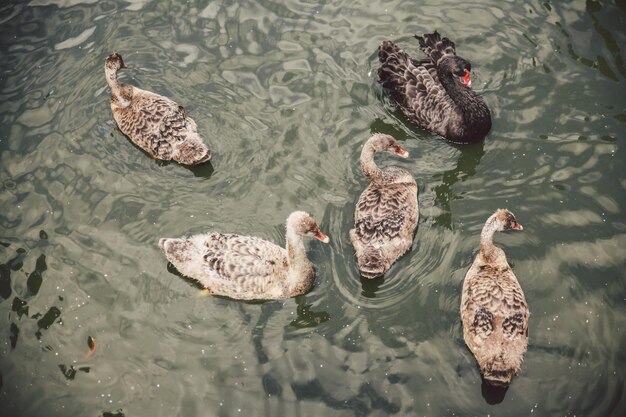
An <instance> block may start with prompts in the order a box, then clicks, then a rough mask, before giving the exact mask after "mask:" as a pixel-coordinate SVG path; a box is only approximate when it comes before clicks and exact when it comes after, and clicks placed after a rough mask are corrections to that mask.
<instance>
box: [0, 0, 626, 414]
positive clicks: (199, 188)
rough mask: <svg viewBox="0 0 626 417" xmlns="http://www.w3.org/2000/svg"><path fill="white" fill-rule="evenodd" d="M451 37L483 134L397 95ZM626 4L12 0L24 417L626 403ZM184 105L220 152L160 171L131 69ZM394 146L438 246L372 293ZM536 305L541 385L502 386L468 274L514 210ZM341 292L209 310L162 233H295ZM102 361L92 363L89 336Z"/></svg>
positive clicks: (5, 105) (10, 177) (1, 370)
mask: <svg viewBox="0 0 626 417" xmlns="http://www.w3.org/2000/svg"><path fill="white" fill-rule="evenodd" d="M435 29H437V30H439V31H440V32H441V33H442V34H443V35H445V36H448V37H450V38H451V39H452V40H453V41H455V42H456V44H457V52H458V53H459V55H461V56H463V57H465V58H467V59H468V60H470V61H471V62H472V66H473V83H472V87H473V88H475V90H477V91H478V92H479V93H480V94H481V95H482V96H483V97H484V98H485V101H486V102H487V104H488V105H489V107H490V108H491V111H492V115H493V122H494V124H493V128H492V130H491V132H490V134H489V136H488V137H487V138H486V139H485V141H484V142H483V143H480V144H477V145H470V146H457V145H453V144H450V143H448V142H446V141H444V140H442V139H441V138H439V137H437V136H435V135H433V134H431V133H429V132H427V131H424V130H422V129H420V128H417V127H415V126H413V125H411V124H410V123H409V122H408V121H407V119H405V118H404V117H403V116H402V115H401V113H399V112H398V111H397V110H395V109H394V107H393V105H392V104H391V103H390V101H389V99H388V97H387V96H386V95H385V94H384V93H383V92H382V91H381V90H380V88H379V86H378V85H377V82H376V69H377V68H378V62H377V55H376V49H377V46H378V44H379V43H380V42H381V41H382V40H384V39H392V40H394V41H395V42H397V43H398V44H400V46H402V47H404V48H405V49H406V50H407V51H408V52H409V53H411V54H413V55H414V56H421V55H420V52H419V51H418V48H417V42H416V41H415V39H413V38H412V35H413V34H414V33H416V32H419V33H423V32H427V31H432V30H435ZM624 48H626V3H625V2H624V1H623V0H616V1H608V0H607V1H592V0H588V1H530V2H525V1H495V0H476V1H470V2H459V1H441V0H440V1H434V0H428V1H423V2H416V1H389V2H382V1H365V0H345V1H334V2H332V1H321V2H316V1H304V0H301V1H295V0H288V1H284V2H281V1H268V0H261V1H258V2H257V1H248V0H243V1H209V2H207V1H199V2H196V1H189V2H177V1H150V0H129V1H119V2H113V1H96V0H84V1H80V0H33V1H21V2H11V1H3V2H2V4H0V414H1V415H2V416H52V417H54V416H100V415H103V416H109V417H110V416H118V417H119V416H127V417H130V416H386V415H398V416H405V415H406V416H488V415H489V416H530V415H533V416H623V415H626V391H625V390H626V388H625V377H626V274H625V272H624V271H625V267H626V217H625V216H624V207H625V205H626V191H625V190H626V176H625V175H624V166H625V165H624V164H625V161H626V145H624V140H625V139H626V98H625V97H626V64H625V63H624V56H625V54H624V53H623V52H622V49H624ZM112 52H119V53H120V54H122V55H123V57H124V60H125V62H126V64H127V65H128V70H125V71H123V72H121V73H120V77H121V80H122V81H123V82H127V83H131V84H133V85H136V86H138V87H141V88H144V89H147V90H151V91H155V92H157V93H160V94H164V95H166V96H168V97H170V98H172V99H174V100H176V101H178V102H179V103H180V104H182V105H184V106H185V107H186V108H187V110H188V112H189V115H190V116H191V117H193V118H194V119H195V121H196V122H197V124H198V128H199V131H200V132H201V134H202V135H203V136H204V137H205V139H206V140H207V142H208V143H209V144H210V147H211V149H212V151H213V155H214V156H213V159H212V161H211V163H210V164H207V165H205V166H201V167H196V168H186V167H183V166H180V165H178V164H175V163H162V162H156V161H154V160H153V159H151V158H150V157H149V156H148V155H146V154H145V153H143V152H142V151H141V150H139V149H138V148H136V147H135V146H134V145H132V143H131V142H130V141H129V140H128V139H127V138H125V137H124V136H123V135H122V133H121V132H120V131H119V130H118V129H117V126H116V125H115V122H114V121H113V117H112V114H111V111H110V108H109V104H108V96H109V92H108V88H107V85H106V82H105V79H104V71H103V65H104V59H105V58H106V56H107V55H108V54H110V53H112ZM375 132H383V133H389V134H392V135H394V136H395V137H396V138H398V139H399V140H401V141H402V145H403V146H404V147H405V148H406V149H407V150H408V151H409V152H410V155H411V156H410V158H409V159H407V160H402V159H399V158H394V157H392V156H388V155H385V156H381V157H379V158H378V159H377V160H378V161H379V162H380V163H381V164H382V165H389V164H393V165H397V166H401V167H402V168H404V169H407V170H409V171H410V172H411V173H412V174H413V175H414V176H415V178H416V180H417V183H418V187H419V193H420V194H419V204H420V220H419V225H418V230H417V233H416V235H415V241H414V244H413V247H412V249H411V251H410V252H409V253H407V254H406V255H405V256H403V257H402V258H401V259H400V260H399V261H398V262H397V263H396V264H395V265H394V266H393V267H392V269H391V270H390V271H389V273H388V274H387V275H386V277H385V278H384V279H381V280H375V281H363V280H361V279H360V278H359V275H358V272H357V269H356V262H355V259H354V253H353V249H352V247H351V244H350V240H349V237H348V231H349V230H350V228H351V227H352V223H353V211H354V205H355V203H356V200H357V198H358V196H359V194H360V193H361V191H362V190H363V189H364V187H365V186H366V184H367V182H366V180H365V178H364V177H363V175H362V173H361V171H360V168H359V164H358V157H359V154H360V150H361V146H362V144H363V143H364V141H365V140H366V139H367V138H368V137H369V136H370V135H371V134H372V133H375ZM501 207H506V208H508V209H510V210H511V211H512V212H513V213H515V215H516V216H517V219H518V220H519V221H520V222H521V223H522V224H523V225H524V231H523V232H519V233H501V234H498V235H497V236H496V238H495V240H496V243H497V244H498V245H499V246H501V247H503V248H504V250H505V251H506V253H507V255H508V258H509V261H510V262H511V264H512V266H513V270H514V271H515V274H516V275H517V277H518V279H519V281H520V283H521V286H522V288H523V289H524V291H525V294H526V298H527V300H528V304H529V308H530V311H531V319H530V331H529V337H530V339H529V347H528V351H527V352H526V355H525V360H524V363H523V367H522V372H521V374H520V375H519V376H518V377H516V378H515V379H514V380H513V383H512V384H511V386H510V388H509V389H508V390H507V391H504V392H501V391H498V392H496V391H494V390H490V389H487V388H486V387H484V386H483V385H482V383H481V378H480V374H479V371H478V368H477V366H476V363H475V360H474V358H473V356H472V354H471V353H470V351H469V350H468V349H467V348H466V347H465V344H464V342H463V336H462V330H461V325H460V317H459V304H460V296H461V286H462V281H463V277H464V276H465V273H466V271H467V269H468V267H469V265H470V264H471V262H472V259H473V256H474V253H475V251H476V249H477V248H478V237H479V233H480V230H481V228H482V226H483V224H484V222H485V220H486V219H487V217H488V216H489V215H490V214H491V213H493V211H494V210H495V209H497V208H501ZM296 209H299V210H305V211H308V212H309V213H311V215H312V216H313V217H314V218H316V219H317V220H318V221H319V223H320V226H321V228H322V230H324V232H326V233H327V234H328V235H329V236H330V238H331V243H330V244H329V245H323V244H321V243H320V242H317V241H307V242H306V245H307V250H308V255H309V258H310V259H311V260H312V262H313V263H314V264H315V265H316V267H317V278H316V282H315V286H314V288H313V289H312V290H311V291H310V292H309V293H308V294H306V295H303V296H300V297H296V298H294V299H289V300H283V301H269V302H263V303H261V302H240V301H233V300H229V299H225V298H217V297H206V296H202V295H201V294H200V291H199V289H198V288H197V287H196V286H194V285H192V284H190V282H189V281H186V280H184V279H182V278H181V277H180V275H179V274H177V272H176V271H175V270H174V269H173V268H172V267H171V266H168V263H167V261H166V260H165V257H164V256H163V254H162V253H161V252H160V250H159V248H158V246H157V240H158V239H159V238H160V237H166V236H167V237H178V236H182V235H186V234H191V233H200V232H204V231H209V230H216V231H222V232H236V233H242V234H249V235H255V236H259V237H262V238H266V239H269V240H272V241H275V242H277V243H279V244H281V245H282V244H284V241H285V240H284V239H285V238H284V221H285V219H286V217H287V215H288V214H289V213H290V212H291V211H293V210H296ZM90 336H91V337H93V338H94V339H95V340H96V350H95V353H94V354H93V355H92V356H91V357H86V353H87V350H88V345H87V339H88V337H90Z"/></svg>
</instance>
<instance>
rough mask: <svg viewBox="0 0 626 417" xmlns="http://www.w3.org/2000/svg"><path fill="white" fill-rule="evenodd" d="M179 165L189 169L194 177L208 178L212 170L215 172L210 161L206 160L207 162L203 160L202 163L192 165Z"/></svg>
mask: <svg viewBox="0 0 626 417" xmlns="http://www.w3.org/2000/svg"><path fill="white" fill-rule="evenodd" d="M181 166H182V167H183V168H185V169H187V170H189V171H191V173H192V174H193V175H194V177H196V178H206V179H209V178H211V176H212V175H213V172H215V168H213V164H212V163H211V161H207V162H205V163H203V164H199V165H192V166H187V165H181Z"/></svg>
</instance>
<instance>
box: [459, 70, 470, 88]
mask: <svg viewBox="0 0 626 417" xmlns="http://www.w3.org/2000/svg"><path fill="white" fill-rule="evenodd" d="M460 78H461V81H463V84H465V85H466V86H468V87H469V86H470V85H472V80H470V72H469V71H468V70H465V75H464V76H463V77H460Z"/></svg>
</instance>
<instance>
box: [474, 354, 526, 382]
mask: <svg viewBox="0 0 626 417" xmlns="http://www.w3.org/2000/svg"><path fill="white" fill-rule="evenodd" d="M481 371H482V374H483V379H484V380H485V382H486V383H487V384H489V385H492V386H495V387H506V386H508V385H509V384H510V383H511V380H512V379H513V376H515V374H516V373H517V372H516V369H515V367H514V366H512V364H511V363H507V361H506V360H504V358H503V355H499V356H498V357H497V358H495V359H494V360H493V361H490V362H489V363H487V364H485V366H484V367H482V369H481Z"/></svg>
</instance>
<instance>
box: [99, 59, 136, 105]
mask: <svg viewBox="0 0 626 417" xmlns="http://www.w3.org/2000/svg"><path fill="white" fill-rule="evenodd" d="M117 71H118V70H116V69H115V68H110V67H108V66H107V65H105V66H104V74H105V76H106V79H107V84H109V88H110V89H111V95H112V96H113V97H115V99H116V100H117V102H118V103H119V106H120V107H128V106H129V105H130V100H128V99H127V98H125V97H124V95H123V92H122V84H121V83H120V82H119V81H118V80H117Z"/></svg>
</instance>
